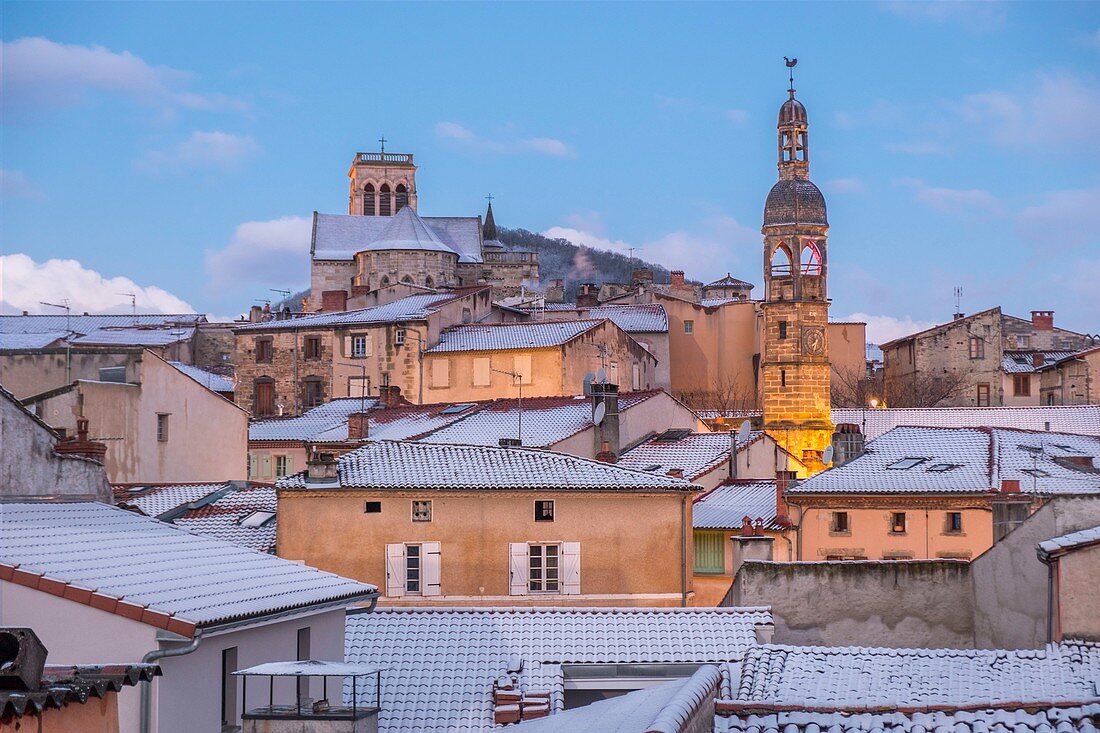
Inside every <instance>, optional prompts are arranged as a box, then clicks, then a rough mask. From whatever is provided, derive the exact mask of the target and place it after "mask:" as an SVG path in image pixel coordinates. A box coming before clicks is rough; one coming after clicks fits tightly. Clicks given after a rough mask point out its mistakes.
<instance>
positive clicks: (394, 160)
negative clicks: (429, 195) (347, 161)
mask: <svg viewBox="0 0 1100 733" xmlns="http://www.w3.org/2000/svg"><path fill="white" fill-rule="evenodd" d="M379 142H380V143H381V145H382V149H381V150H380V151H379V152H377V153H356V154H355V159H354V160H353V161H352V162H351V168H350V169H348V178H349V179H351V190H350V192H349V193H348V213H349V214H351V215H352V216H393V215H394V214H396V213H397V212H398V211H401V209H403V208H405V207H406V206H411V207H412V210H413V211H416V165H414V164H413V157H412V154H411V153H387V152H386V138H384V137H383V138H381V139H380V140H379Z"/></svg>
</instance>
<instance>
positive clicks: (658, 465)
mask: <svg viewBox="0 0 1100 733" xmlns="http://www.w3.org/2000/svg"><path fill="white" fill-rule="evenodd" d="M685 433H686V434H683V435H679V434H678V437H677V435H674V436H672V438H673V439H668V438H666V437H665V436H664V435H657V436H655V437H652V438H650V439H649V440H647V441H645V442H644V443H641V444H639V445H637V446H635V447H633V448H631V449H630V450H628V451H626V452H624V453H623V454H622V456H621V457H620V458H619V463H618V465H620V466H622V467H624V468H636V469H638V470H639V471H654V472H660V473H665V472H667V471H669V470H670V469H674V468H679V469H681V470H682V471H683V472H684V476H685V477H687V478H688V479H690V480H692V481H694V480H695V479H697V478H699V477H700V476H703V475H706V474H708V473H710V472H711V471H713V470H714V469H716V468H718V467H720V466H721V465H722V464H724V463H728V462H729V456H730V441H731V438H732V435H733V434H731V433H728V432H721V433H692V432H686V431H685ZM763 435H764V433H763V432H759V431H757V432H753V433H751V434H750V437H749V439H748V440H747V441H745V442H744V443H742V444H741V445H739V446H738V450H744V449H745V447H746V446H748V445H749V444H750V443H754V442H756V440H758V439H759V438H761V437H763Z"/></svg>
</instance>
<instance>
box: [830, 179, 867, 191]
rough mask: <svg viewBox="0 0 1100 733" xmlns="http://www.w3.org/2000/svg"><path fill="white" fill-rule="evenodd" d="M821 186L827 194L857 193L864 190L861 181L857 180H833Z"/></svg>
mask: <svg viewBox="0 0 1100 733" xmlns="http://www.w3.org/2000/svg"><path fill="white" fill-rule="evenodd" d="M821 185H822V186H824V187H825V190H826V191H828V192H829V193H859V192H860V191H862V190H863V189H864V185H863V181H861V180H860V179H858V178H834V179H833V180H831V181H825V182H824V183H823V184H821Z"/></svg>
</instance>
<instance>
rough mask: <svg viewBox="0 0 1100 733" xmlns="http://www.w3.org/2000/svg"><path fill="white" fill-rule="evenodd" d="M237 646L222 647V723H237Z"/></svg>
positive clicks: (226, 724)
mask: <svg viewBox="0 0 1100 733" xmlns="http://www.w3.org/2000/svg"><path fill="white" fill-rule="evenodd" d="M236 671H237V647H235V646H231V647H229V648H228V649H222V725H224V726H235V725H236V724H237V678H236V677H235V676H233V673H234V672H236Z"/></svg>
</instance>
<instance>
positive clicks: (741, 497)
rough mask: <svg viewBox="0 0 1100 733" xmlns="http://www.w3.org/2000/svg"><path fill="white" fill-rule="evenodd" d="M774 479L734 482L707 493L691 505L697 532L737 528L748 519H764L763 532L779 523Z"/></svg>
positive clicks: (777, 526)
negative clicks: (777, 521) (699, 530)
mask: <svg viewBox="0 0 1100 733" xmlns="http://www.w3.org/2000/svg"><path fill="white" fill-rule="evenodd" d="M775 499H776V497H775V481H774V480H761V481H758V480H753V479H741V480H738V479H735V480H733V481H727V482H726V483H724V484H722V485H721V486H718V487H716V488H715V489H713V490H712V491H709V492H707V493H706V494H704V495H703V496H702V497H700V498H699V499H697V500H696V502H695V504H693V505H692V509H691V516H692V524H693V526H694V527H695V529H735V528H737V527H740V526H741V524H742V521H743V520H744V518H745V517H748V518H749V519H751V520H752V521H753V522H755V521H756V520H757V519H762V520H763V526H764V529H779V528H780V527H779V525H777V524H776V522H775V518H776V508H777V507H776V500H775Z"/></svg>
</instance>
